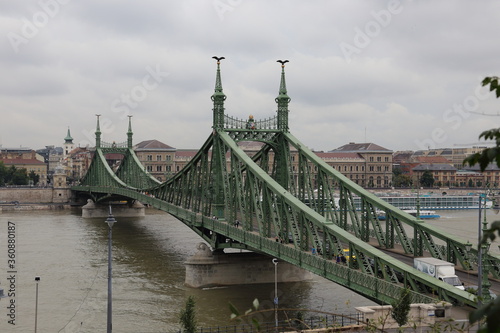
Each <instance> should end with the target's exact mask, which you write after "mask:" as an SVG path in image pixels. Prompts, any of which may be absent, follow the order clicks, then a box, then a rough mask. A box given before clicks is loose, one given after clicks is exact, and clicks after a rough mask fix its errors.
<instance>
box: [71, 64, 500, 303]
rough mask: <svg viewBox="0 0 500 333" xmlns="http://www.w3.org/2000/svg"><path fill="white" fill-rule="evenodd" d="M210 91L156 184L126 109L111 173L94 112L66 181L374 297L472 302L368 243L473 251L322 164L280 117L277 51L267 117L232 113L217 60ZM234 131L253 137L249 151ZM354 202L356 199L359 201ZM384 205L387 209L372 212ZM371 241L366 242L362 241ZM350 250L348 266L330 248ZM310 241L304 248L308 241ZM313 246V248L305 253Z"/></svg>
mask: <svg viewBox="0 0 500 333" xmlns="http://www.w3.org/2000/svg"><path fill="white" fill-rule="evenodd" d="M215 59H216V60H217V72H216V83H215V90H214V94H213V95H212V96H211V99H212V101H213V109H212V111H213V125H212V128H213V131H212V134H211V135H210V136H209V138H208V139H207V140H206V142H205V143H204V145H203V146H202V148H201V149H200V150H199V151H198V153H197V154H196V156H195V157H194V158H193V159H192V160H191V161H190V162H189V163H188V164H187V165H186V166H185V167H184V168H183V169H182V170H181V171H180V172H178V173H177V174H176V175H175V176H174V177H173V178H171V179H169V180H167V181H166V182H164V183H162V184H158V182H156V181H154V180H153V179H151V177H150V176H149V175H148V174H147V172H146V171H145V170H144V169H143V168H141V167H140V166H139V162H138V160H137V158H136V157H135V154H134V153H133V150H132V130H131V123H130V118H129V131H128V132H127V136H128V140H127V146H128V152H127V154H129V155H127V156H126V158H124V159H123V160H122V165H121V166H120V168H119V170H118V172H117V173H114V172H113V170H112V169H111V168H110V167H109V166H108V165H107V162H106V160H105V157H104V153H103V150H102V149H104V148H101V147H103V146H106V148H105V149H113V148H115V149H116V145H115V147H113V145H110V146H109V145H105V144H104V143H101V131H100V128H99V115H97V117H98V118H97V128H96V147H97V148H96V154H95V155H94V159H93V161H92V164H91V167H90V168H89V171H88V173H87V175H86V176H85V177H84V179H83V180H82V183H81V184H80V185H78V186H75V187H73V188H72V189H73V190H75V191H83V192H87V193H92V194H93V195H94V197H99V196H102V197H109V196H111V195H119V196H123V197H127V198H131V199H135V200H140V201H141V202H143V203H147V204H150V205H152V206H153V207H156V208H157V209H161V210H163V211H165V212H168V213H170V214H172V215H173V216H175V217H177V218H178V219H179V220H181V221H182V222H184V223H185V224H186V225H188V226H189V227H190V228H191V229H192V230H194V231H195V232H196V233H197V234H198V235H200V236H201V237H202V238H203V239H204V240H205V241H207V242H208V243H209V244H210V245H211V246H212V247H213V248H214V249H224V248H227V247H233V248H242V249H249V250H254V251H259V252H262V253H266V254H269V255H272V256H275V257H277V258H281V259H282V260H285V261H288V262H290V263H292V264H295V265H297V266H300V267H303V268H305V269H308V270H310V271H312V272H314V273H316V274H318V275H321V276H324V277H325V278H327V279H329V280H331V281H334V282H336V283H339V284H341V285H344V286H346V287H348V288H350V289H352V290H354V291H356V292H358V293H359V294H362V295H364V296H366V297H368V298H371V299H373V300H376V301H377V302H379V303H392V302H393V301H395V300H396V299H398V298H399V296H400V290H401V288H403V287H407V288H410V289H411V290H412V291H413V294H412V295H413V296H412V297H413V300H412V301H413V302H415V303H416V302H431V301H432V300H433V298H432V297H428V296H425V294H433V295H435V296H434V297H437V298H438V299H440V300H445V301H450V302H452V303H455V304H467V305H471V306H477V301H476V300H475V298H474V296H473V295H471V294H469V293H467V292H465V291H461V290H459V289H457V288H454V287H452V286H450V285H448V284H446V283H444V282H440V281H438V280H437V279H434V278H432V277H430V276H427V275H425V274H423V273H420V272H418V271H416V270H415V269H413V268H412V267H410V266H408V265H405V264H403V263H401V262H399V261H397V260H395V259H393V258H392V257H390V256H388V255H386V254H385V253H383V252H381V251H380V250H378V249H377V248H376V247H374V246H372V245H370V244H373V245H375V246H377V247H380V248H384V249H393V248H395V246H401V248H402V249H403V251H404V252H405V253H407V254H408V255H412V256H415V257H418V256H423V255H426V256H433V257H436V258H440V259H445V260H447V261H450V262H453V263H455V264H459V265H461V266H462V267H463V268H464V269H471V268H472V267H473V266H477V265H478V260H477V251H476V250H473V251H472V252H471V253H468V252H467V251H466V242H465V241H463V240H459V239H457V238H456V237H453V236H451V235H448V234H446V233H444V232H442V231H439V230H438V229H437V228H433V227H431V226H428V225H426V224H425V223H424V222H423V221H420V220H418V219H416V218H415V217H413V216H411V215H409V214H406V213H405V212H403V211H401V210H399V209H397V208H395V207H392V206H391V205H389V204H387V203H386V202H385V201H383V200H381V199H379V198H378V197H376V196H375V195H373V194H371V193H369V192H368V191H365V190H364V189H363V188H361V187H360V186H358V185H357V184H355V183H354V182H352V181H350V180H349V179H347V178H346V177H345V176H343V175H342V174H341V173H340V172H338V171H337V170H335V169H333V168H332V167H330V166H328V165H327V164H326V163H325V162H324V161H322V160H321V159H320V158H318V157H317V156H316V155H315V154H314V153H313V152H312V151H311V150H309V149H308V148H307V147H306V146H305V145H303V144H302V143H301V142H300V141H299V140H297V139H296V138H295V137H294V136H293V135H292V134H291V133H290V132H289V127H288V113H289V109H288V104H289V102H290V100H291V99H290V97H289V96H288V94H287V89H286V83H285V70H284V69H285V61H280V63H281V80H280V88H279V94H278V97H277V98H276V99H275V101H276V103H277V114H276V117H271V118H268V119H264V120H256V119H254V117H253V115H250V116H249V118H248V120H246V121H245V120H239V119H236V118H233V117H229V116H227V115H226V114H224V110H225V107H224V101H225V100H226V95H225V94H224V92H223V89H222V80H221V73H220V60H222V59H224V57H215ZM240 141H258V142H260V143H261V144H262V147H261V149H260V151H258V152H257V153H256V154H255V155H253V156H251V157H250V156H248V155H247V154H246V153H245V152H244V151H243V150H242V149H240V147H239V146H238V143H239V142H240ZM358 203H359V204H358ZM381 211H382V212H384V213H385V216H386V219H385V221H380V220H379V219H378V218H377V214H378V213H379V212H381ZM238 226H241V227H238ZM369 243H370V244H369ZM345 249H347V250H348V251H349V256H350V260H349V262H348V265H347V266H343V265H341V264H336V263H335V261H334V260H333V259H334V258H336V256H337V255H339V254H341V253H343V252H344V250H345ZM311 250H312V251H311ZM312 252H315V253H314V254H313V253H312ZM486 261H487V262H488V264H489V266H490V268H491V270H490V271H491V272H492V274H493V275H494V276H495V277H499V276H500V257H498V256H492V255H490V254H488V255H487V257H486Z"/></svg>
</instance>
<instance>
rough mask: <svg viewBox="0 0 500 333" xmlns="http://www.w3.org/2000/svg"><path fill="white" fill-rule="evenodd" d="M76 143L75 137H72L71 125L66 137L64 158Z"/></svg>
mask: <svg viewBox="0 0 500 333" xmlns="http://www.w3.org/2000/svg"><path fill="white" fill-rule="evenodd" d="M73 148H75V147H74V144H73V138H72V137H71V133H70V132H69V127H68V134H67V135H66V137H65V138H64V147H63V149H64V153H63V159H66V157H67V156H68V155H69V152H70V151H72V150H73Z"/></svg>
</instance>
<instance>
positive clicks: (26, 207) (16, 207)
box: [0, 203, 72, 213]
mask: <svg viewBox="0 0 500 333" xmlns="http://www.w3.org/2000/svg"><path fill="white" fill-rule="evenodd" d="M71 207H72V206H71V205H70V204H69V203H11V204H0V213H2V212H12V211H32V210H65V209H71Z"/></svg>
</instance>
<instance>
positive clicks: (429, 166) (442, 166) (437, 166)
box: [413, 163, 457, 171]
mask: <svg viewBox="0 0 500 333" xmlns="http://www.w3.org/2000/svg"><path fill="white" fill-rule="evenodd" d="M426 170H429V171H456V170H457V168H455V167H454V166H452V165H449V164H446V163H422V164H420V165H418V166H416V167H414V168H413V171H426Z"/></svg>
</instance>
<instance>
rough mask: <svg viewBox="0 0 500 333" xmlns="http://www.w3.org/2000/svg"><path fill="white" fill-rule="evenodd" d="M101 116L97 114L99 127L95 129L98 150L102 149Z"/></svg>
mask: <svg viewBox="0 0 500 333" xmlns="http://www.w3.org/2000/svg"><path fill="white" fill-rule="evenodd" d="M100 116H101V115H100V114H96V117H97V126H96V129H95V147H96V148H100V147H101V128H100V126H99V117H100Z"/></svg>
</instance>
